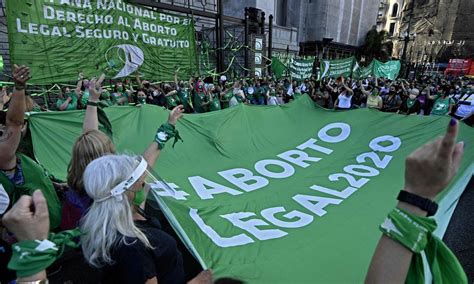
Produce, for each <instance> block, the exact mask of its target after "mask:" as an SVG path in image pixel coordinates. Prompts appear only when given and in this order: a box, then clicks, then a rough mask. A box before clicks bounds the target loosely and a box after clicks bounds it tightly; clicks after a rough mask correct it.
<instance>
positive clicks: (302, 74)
mask: <svg viewBox="0 0 474 284" xmlns="http://www.w3.org/2000/svg"><path fill="white" fill-rule="evenodd" d="M313 63H314V59H293V61H292V62H291V65H290V72H291V77H292V78H293V79H296V80H304V79H308V78H310V77H311V75H313Z"/></svg>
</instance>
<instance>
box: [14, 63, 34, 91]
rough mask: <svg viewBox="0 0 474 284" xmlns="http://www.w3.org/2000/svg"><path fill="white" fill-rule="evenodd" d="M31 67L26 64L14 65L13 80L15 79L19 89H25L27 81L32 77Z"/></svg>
mask: <svg viewBox="0 0 474 284" xmlns="http://www.w3.org/2000/svg"><path fill="white" fill-rule="evenodd" d="M30 78H31V77H30V68H28V67H27V66H25V65H22V66H18V65H16V64H15V65H14V66H13V80H14V81H15V88H16V89H17V90H23V89H25V86H26V82H27V81H28V80H29V79H30Z"/></svg>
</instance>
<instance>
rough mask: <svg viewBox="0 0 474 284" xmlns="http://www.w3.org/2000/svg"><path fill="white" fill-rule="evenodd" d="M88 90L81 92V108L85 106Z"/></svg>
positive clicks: (87, 99)
mask: <svg viewBox="0 0 474 284" xmlns="http://www.w3.org/2000/svg"><path fill="white" fill-rule="evenodd" d="M89 95H90V94H89V91H84V92H82V97H81V107H82V108H87V101H89Z"/></svg>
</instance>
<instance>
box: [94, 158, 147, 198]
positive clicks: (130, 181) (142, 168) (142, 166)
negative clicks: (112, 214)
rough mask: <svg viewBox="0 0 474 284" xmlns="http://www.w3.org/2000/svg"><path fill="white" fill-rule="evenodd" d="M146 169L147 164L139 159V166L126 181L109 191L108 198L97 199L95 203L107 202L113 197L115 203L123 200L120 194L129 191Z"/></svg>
mask: <svg viewBox="0 0 474 284" xmlns="http://www.w3.org/2000/svg"><path fill="white" fill-rule="evenodd" d="M147 167H148V163H147V162H146V160H145V159H144V158H143V157H141V161H140V164H138V166H137V168H136V169H135V170H134V171H133V173H132V174H131V175H130V176H129V177H128V178H127V179H126V180H124V181H122V182H121V183H119V184H118V185H117V186H115V187H114V188H113V189H112V190H111V191H110V195H109V196H106V197H104V198H101V199H97V200H95V201H96V202H102V201H105V200H107V199H109V198H111V197H115V198H116V199H117V201H122V198H123V195H122V194H123V193H124V192H125V191H127V190H128V189H130V187H132V185H133V184H134V183H136V182H137V181H138V180H139V179H140V177H141V176H142V175H143V173H144V172H145V171H146V169H147Z"/></svg>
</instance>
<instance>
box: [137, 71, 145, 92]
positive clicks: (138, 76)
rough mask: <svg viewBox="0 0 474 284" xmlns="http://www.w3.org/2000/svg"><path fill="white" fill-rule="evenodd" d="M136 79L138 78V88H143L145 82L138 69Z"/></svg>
mask: <svg viewBox="0 0 474 284" xmlns="http://www.w3.org/2000/svg"><path fill="white" fill-rule="evenodd" d="M135 79H136V80H137V84H138V89H143V82H142V80H140V74H139V73H138V70H137V72H136V73H135Z"/></svg>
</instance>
